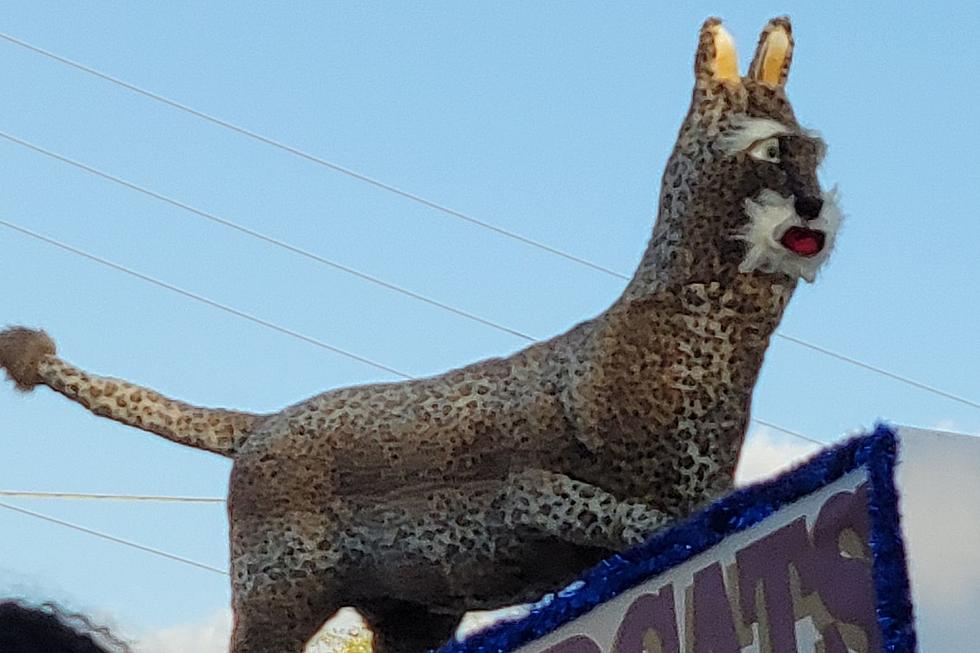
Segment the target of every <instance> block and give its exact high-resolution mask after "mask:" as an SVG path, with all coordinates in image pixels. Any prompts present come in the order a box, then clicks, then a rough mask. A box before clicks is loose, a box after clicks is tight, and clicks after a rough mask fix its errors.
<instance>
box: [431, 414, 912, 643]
mask: <svg viewBox="0 0 980 653" xmlns="http://www.w3.org/2000/svg"><path fill="white" fill-rule="evenodd" d="M897 448H898V446H897V440H896V437H895V433H894V432H893V431H892V430H891V429H890V428H889V427H887V426H884V425H879V426H878V427H877V428H876V429H875V431H874V432H873V433H871V434H869V435H863V436H860V437H856V438H852V439H850V440H848V441H846V442H844V443H843V444H840V445H838V446H836V447H832V448H829V449H826V450H824V451H823V452H821V453H819V454H817V455H816V456H815V457H814V458H813V459H812V460H810V461H808V462H806V463H805V464H803V465H801V466H800V467H798V468H796V469H794V470H792V471H790V472H787V473H785V474H782V475H781V476H779V477H777V478H775V479H772V480H769V481H765V482H762V483H758V484H755V485H752V486H750V487H746V488H743V489H741V490H737V491H735V492H733V493H731V494H729V495H727V496H725V497H723V498H721V499H719V500H718V501H716V502H715V503H713V504H711V505H710V506H708V507H707V508H705V509H703V510H701V511H700V512H698V513H696V514H694V515H693V516H691V517H690V518H688V519H687V520H685V521H683V522H681V523H679V524H677V525H676V526H673V527H671V528H669V529H667V530H666V531H663V532H661V533H658V534H657V535H655V536H654V537H652V538H651V539H650V540H649V541H648V542H647V543H645V544H643V545H641V546H639V547H636V548H635V549H631V550H629V551H626V552H624V553H622V554H618V555H614V556H612V557H611V558H608V559H607V560H604V561H603V562H601V563H600V564H599V565H597V566H596V567H594V568H593V569H591V570H590V571H588V572H587V573H586V574H585V575H584V576H583V577H582V579H581V582H579V583H575V584H574V585H573V586H572V587H573V588H574V589H569V590H566V591H563V592H559V593H558V594H557V595H555V596H554V597H553V598H552V599H551V600H550V601H543V602H542V603H540V604H538V606H537V607H535V608H534V609H533V610H532V611H531V613H530V614H529V615H528V616H527V617H524V618H523V619H520V620H517V621H511V622H506V623H502V624H499V625H497V626H494V627H492V628H490V629H488V630H486V631H484V632H481V633H478V634H475V635H473V636H472V637H469V638H467V639H466V640H464V641H462V642H453V643H450V644H447V645H446V646H444V647H443V648H441V649H439V653H506V652H509V651H513V650H515V649H517V648H518V647H520V646H523V645H524V644H527V643H529V642H532V641H534V640H535V639H538V638H540V637H543V636H544V635H547V634H548V633H550V632H552V631H553V630H555V629H557V628H558V627H560V626H562V625H564V624H566V623H568V622H570V621H573V620H574V619H577V618H578V617H580V616H582V615H584V614H585V613H587V612H589V611H590V610H592V609H593V608H595V607H597V606H598V605H600V604H602V603H605V602H606V601H608V600H610V599H611V598H613V597H615V596H617V595H618V594H620V593H622V592H625V591H626V590H628V589H630V588H632V587H634V586H636V585H638V584H640V583H642V582H645V581H646V580H648V579H650V578H653V577H654V576H657V575H658V574H661V573H663V572H665V571H667V570H669V569H671V568H672V567H675V566H677V565H679V564H680V563H682V562H684V561H685V560H688V559H689V558H692V557H693V556H695V555H698V554H699V553H701V552H703V551H705V550H707V549H709V548H710V547H712V546H714V545H715V544H717V543H718V542H720V541H721V540H722V539H723V538H725V537H727V536H729V535H731V534H733V533H737V532H739V531H742V530H744V529H746V528H748V527H750V526H752V525H754V524H757V523H758V522H760V521H762V520H763V519H765V518H767V517H768V516H769V515H771V514H772V513H774V512H775V511H777V510H779V509H780V508H781V507H782V506H784V505H786V504H789V503H792V502H793V501H796V500H798V499H800V498H802V497H804V496H806V495H808V494H811V493H813V492H815V491H816V490H818V489H820V488H821V487H823V486H825V485H827V484H829V483H832V482H834V481H836V480H837V479H839V478H841V477H842V476H843V475H844V474H847V473H848V472H850V471H853V470H855V469H857V468H858V467H866V468H867V469H868V511H869V516H870V525H871V551H872V557H873V572H872V573H873V576H874V583H875V591H876V595H877V613H878V623H879V625H880V627H881V634H882V638H881V641H882V651H884V652H886V653H914V651H915V650H916V638H915V629H914V623H913V617H912V601H911V598H910V596H909V581H908V574H907V568H906V564H905V546H904V544H903V541H902V533H901V529H900V528H899V513H898V493H897V492H896V490H895V483H894V472H895V457H896V454H897Z"/></svg>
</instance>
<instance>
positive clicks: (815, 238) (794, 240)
mask: <svg viewBox="0 0 980 653" xmlns="http://www.w3.org/2000/svg"><path fill="white" fill-rule="evenodd" d="M825 240H826V235H825V234H824V232H822V231H817V230H816V229H807V228H806V227H790V228H789V229H787V230H786V233H784V234H783V237H782V238H780V239H779V242H780V243H781V244H782V245H783V247H785V248H786V249H788V250H789V251H791V252H793V253H794V254H796V255H797V256H802V257H804V258H810V257H811V256H816V255H817V254H819V253H820V252H821V250H823V246H824V241H825Z"/></svg>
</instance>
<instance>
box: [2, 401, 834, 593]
mask: <svg viewBox="0 0 980 653" xmlns="http://www.w3.org/2000/svg"><path fill="white" fill-rule="evenodd" d="M752 421H754V422H758V423H759V424H762V425H764V426H767V427H769V428H771V429H774V430H777V431H782V432H784V433H788V434H790V435H794V436H796V437H798V438H802V439H804V440H807V441H809V442H813V443H814V444H818V445H820V446H826V443H823V442H820V441H818V440H814V439H813V438H810V437H808V436H806V435H803V434H802V433H797V432H795V431H790V430H788V429H784V428H782V427H781V426H777V425H775V424H773V423H771V422H766V421H764V420H760V419H754V418H753V420H752ZM0 496H5V497H14V498H32V499H95V500H112V501H140V502H144V501H153V502H165V503H196V504H216V503H221V504H223V503H225V500H224V499H220V498H215V497H186V496H160V495H145V494H91V493H83V492H31V491H16V490H2V491H0ZM0 508H4V509H6V510H10V511H12V512H16V513H20V514H22V515H27V516H28V517H33V518H35V519H40V520H42V521H46V522H48V523H51V524H55V525H57V526H62V527H64V528H70V529H72V530H75V531H78V532H80V533H85V534H86V535H91V536H93V537H98V538H100V539H103V540H106V541H109V542H113V543H115V544H121V545H123V546H127V547H130V548H132V549H136V550H137V551H143V552H144V553H150V554H152V555H155V556H159V557H161V558H166V559H168V560H173V561H175V562H180V563H182V564H185V565H190V566H192V567H197V568H198V569H204V570H205V571H210V572H212V573H216V574H220V575H222V576H228V575H229V574H228V572H227V571H226V570H224V569H220V568H218V567H212V566H211V565H208V564H205V563H203V562H197V561H196V560H191V559H189V558H185V557H183V556H179V555H175V554H173V553H167V552H166V551H162V550H160V549H156V548H153V547H150V546H146V545H144V544H139V543H137V542H133V541H131V540H126V539H123V538H121V537H116V536H115V535H109V534H108V533H103V532H101V531H97V530H94V529H91V528H87V527H85V526H80V525H78V524H74V523H72V522H68V521H65V520H63V519H58V518H56V517H51V516H50V515H45V514H43V513H39V512H36V511H34V510H28V509H26V508H19V507H17V506H12V505H10V504H8V503H5V502H3V501H0Z"/></svg>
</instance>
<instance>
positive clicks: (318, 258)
mask: <svg viewBox="0 0 980 653" xmlns="http://www.w3.org/2000/svg"><path fill="white" fill-rule="evenodd" d="M0 38H5V37H4V35H3V34H2V33H0ZM0 138H4V139H6V140H8V141H10V142H12V143H15V144H17V145H20V146H22V147H25V148H28V149H30V150H33V151H35V152H37V153H39V154H42V155H44V156H47V157H50V158H52V159H55V160H57V161H61V162H63V163H65V164H67V165H70V166H73V167H75V168H78V169H80V170H83V171H85V172H88V173H90V174H93V175H96V176H98V177H100V178H102V179H106V180H108V181H111V182H113V183H116V184H119V185H121V186H124V187H126V188H129V189H131V190H134V191H136V192H139V193H141V194H144V195H147V196H149V197H152V198H154V199H157V200H160V201H162V202H165V203H167V204H170V205H172V206H175V207H177V208H180V209H183V210H185V211H188V212H190V213H192V214H194V215H197V216H199V217H201V218H204V219H206V220H210V221H212V222H214V223H216V224H219V225H221V226H224V227H227V228H230V229H234V230H236V231H239V232H241V233H244V234H246V235H248V236H251V237H253V238H256V239H258V240H262V241H264V242H267V243H269V244H272V245H275V246H277V247H280V248H282V249H284V250H287V251H290V252H292V253H295V254H298V255H300V256H303V257H305V258H308V259H310V260H313V261H316V262H318V263H321V264H323V265H326V266H328V267H331V268H334V269H336V270H340V271H341V272H345V273H347V274H350V275H352V276H355V277H357V278H359V279H362V280H364V281H368V282H370V283H373V284H375V285H378V286H381V287H383V288H386V289H388V290H391V291H393V292H397V293H399V294H402V295H405V296H407V297H410V298H412V299H416V300H418V301H421V302H424V303H426V304H429V305H431V306H435V307H437V308H440V309H442V310H445V311H448V312H450V313H454V314H456V315H459V316H461V317H464V318H466V319H468V320H471V321H473V322H478V323H480V324H483V325H485V326H489V327H491V328H493V329H496V330H498V331H501V332H503V333H507V334H510V335H513V336H516V337H518V338H521V339H523V340H525V341H528V342H536V341H537V339H536V338H534V337H533V336H530V335H528V334H526V333H523V332H521V331H518V330H516V329H513V328H511V327H508V326H506V325H503V324H500V323H499V322H494V321H492V320H489V319H487V318H483V317H480V316H478V315H475V314H473V313H470V312H468V311H465V310H463V309H460V308H456V307H455V306H452V305H450V304H446V303H444V302H440V301H438V300H435V299H432V298H430V297H426V296H425V295H422V294H420V293H417V292H415V291H413V290H409V289H407V288H404V287H402V286H398V285H396V284H394V283H391V282H388V281H385V280H383V279H380V278H378V277H375V276H373V275H370V274H367V273H364V272H360V271H359V270H355V269H354V268H351V267H348V266H346V265H343V264H341V263H337V262H336V261H332V260H330V259H327V258H325V257H322V256H320V255H318V254H315V253H313V252H310V251H308V250H305V249H303V248H301V247H298V246H296V245H292V244H290V243H288V242H286V241H283V240H279V239H277V238H274V237H272V236H267V235H265V234H263V233H261V232H259V231H256V230H254V229H251V228H249V227H245V226H243V225H240V224H238V223H236V222H233V221H232V220H229V219H227V218H222V217H220V216H218V215H216V214H214V213H210V212H208V211H204V210H202V209H198V208H196V207H194V206H191V205H189V204H186V203H184V202H181V201H179V200H176V199H174V198H172V197H168V196H166V195H163V194H161V193H158V192H156V191H154V190H150V189H148V188H145V187H143V186H140V185H138V184H135V183H133V182H130V181H127V180H125V179H122V178H121V177H116V176H115V175H112V174H109V173H107V172H104V171H102V170H99V169H97V168H93V167H92V166H89V165H87V164H84V163H81V162H80V161H76V160H74V159H71V158H69V157H66V156H64V155H61V154H58V153H57V152H52V151H51V150H48V149H45V148H43V147H41V146H39V145H36V144H34V143H31V142H29V141H26V140H24V139H21V138H18V137H17V136H14V135H12V134H8V133H6V132H3V131H0ZM6 224H7V226H11V225H10V224H9V223H6ZM12 228H16V227H12ZM25 233H26V231H25ZM76 253H77V252H76ZM83 255H85V254H83ZM112 265H114V264H112ZM124 271H125V270H124ZM128 272H129V273H130V274H135V273H133V272H132V271H128ZM616 275H617V276H619V277H621V278H622V279H628V278H629V277H627V276H626V275H624V274H620V273H616ZM148 280H149V279H148ZM154 283H157V285H163V284H162V282H157V281H154ZM165 287H166V286H165ZM171 289H173V288H171ZM178 292H183V291H179V290H178ZM225 310H228V309H227V308H225ZM267 326H268V325H267ZM775 336H776V337H777V338H781V339H783V340H786V341H788V342H791V343H794V344H796V345H799V346H801V347H806V348H807V349H810V350H812V351H815V352H818V353H821V354H823V355H826V356H830V357H831V358H835V359H837V360H839V361H842V362H845V363H848V364H850V365H854V366H856V367H860V368H862V369H864V370H868V371H871V372H875V373H877V374H880V375H882V376H885V377H887V378H890V379H892V380H895V381H899V382H901V383H905V384H907V385H910V386H912V387H915V388H918V389H920V390H924V391H926V392H929V393H932V394H934V395H937V396H939V397H943V398H945V399H950V400H952V401H956V402H959V403H961V404H964V405H966V406H970V407H973V408H977V409H980V402H976V401H972V400H970V399H967V398H965V397H961V396H959V395H956V394H953V393H951V392H948V391H945V390H942V389H940V388H937V387H935V386H932V385H929V384H926V383H922V382H921V381H916V380H914V379H911V378H909V377H906V376H903V375H901V374H897V373H895V372H890V371H888V370H886V369H884V368H881V367H877V366H875V365H871V364H869V363H864V362H862V361H860V360H858V359H856V358H853V357H851V356H847V355H846V354H841V353H839V352H836V351H833V350H831V349H827V348H826V347H823V346H821V345H817V344H814V343H812V342H808V341H806V340H804V339H802V338H798V337H796V336H792V335H788V334H784V333H779V332H777V333H776V334H775ZM387 371H393V370H390V369H387ZM398 374H400V373H398ZM400 375H401V374H400ZM401 376H405V375H401ZM405 378H408V377H405Z"/></svg>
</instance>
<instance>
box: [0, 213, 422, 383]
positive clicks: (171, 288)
mask: <svg viewBox="0 0 980 653" xmlns="http://www.w3.org/2000/svg"><path fill="white" fill-rule="evenodd" d="M0 225H2V226H4V227H7V228H8V229H13V230H14V231H18V232H20V233H22V234H24V235H25V236H30V237H31V238H34V239H36V240H40V241H42V242H45V243H48V244H49V245H53V246H55V247H58V248H61V249H63V250H65V251H66V252H71V253H72V254H76V255H78V256H82V257H84V258H87V259H89V260H90V261H95V262H96V263H98V264H99V265H103V266H105V267H108V268H112V269H113V270H117V271H119V272H123V273H125V274H128V275H130V276H132V277H135V278H137V279H141V280H143V281H146V282H147V283H152V284H153V285H155V286H159V287H160V288H165V289H167V290H169V291H171V292H175V293H177V294H179V295H183V296H184V297H188V298H190V299H193V300H194V301H197V302H200V303H202V304H207V305H208V306H211V307H213V308H217V309H219V310H222V311H224V312H226V313H230V314H231V315H235V316H237V317H240V318H243V319H246V320H248V321H250V322H254V323H255V324H258V325H261V326H264V327H265V328H267V329H272V330H273V331H278V332H279V333H284V334H286V335H287V336H292V337H293V338H296V339H297V340H302V341H304V342H308V343H310V344H311V345H316V346H317V347H320V348H321V349H326V350H327V351H332V352H333V353H335V354H340V355H341V356H346V357H347V358H350V359H352V360H356V361H358V362H360V363H364V364H365V365H370V366H371V367H375V368H377V369H379V370H383V371H385V372H390V373H391V374H394V375H396V376H400V377H401V378H403V379H411V378H412V377H411V376H410V375H408V374H405V373H404V372H400V371H398V370H396V369H395V368H393V367H388V366H387V365H383V364H382V363H377V362H375V361H373V360H371V359H370V358H365V357H364V356H359V355H357V354H354V353H351V352H349V351H346V350H344V349H340V348H339V347H334V346H333V345H330V344H327V343H325V342H323V341H322V340H317V339H316V338H313V337H310V336H307V335H303V334H302V333H299V332H298V331H293V330H292V329H288V328H286V327H283V326H280V325H278V324H275V323H274V322H269V321H268V320H263V319H262V318H260V317H256V316H254V315H251V314H249V313H246V312H244V311H240V310H238V309H237V308H233V307H231V306H228V305H227V304H221V303H219V302H216V301H214V300H212V299H208V298H207V297H204V296H202V295H198V294H196V293H193V292H190V291H189V290H184V289H183V288H179V287H177V286H174V285H172V284H169V283H167V282H165V281H160V280H159V279H156V278H154V277H151V276H149V275H146V274H143V273H142V272H136V271H135V270H131V269H129V268H127V267H125V266H123V265H119V264H118V263H113V262H112V261H109V260H107V259H104V258H102V257H100V256H96V255H95V254H89V253H88V252H86V251H84V250H81V249H78V248H76V247H72V246H71V245H68V244H66V243H63V242H61V241H58V240H55V239H54V238H50V237H48V236H45V235H43V234H39V233H37V232H36V231H31V230H30V229H26V228H24V227H21V226H19V225H16V224H14V223H12V222H7V221H6V220H0Z"/></svg>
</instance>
